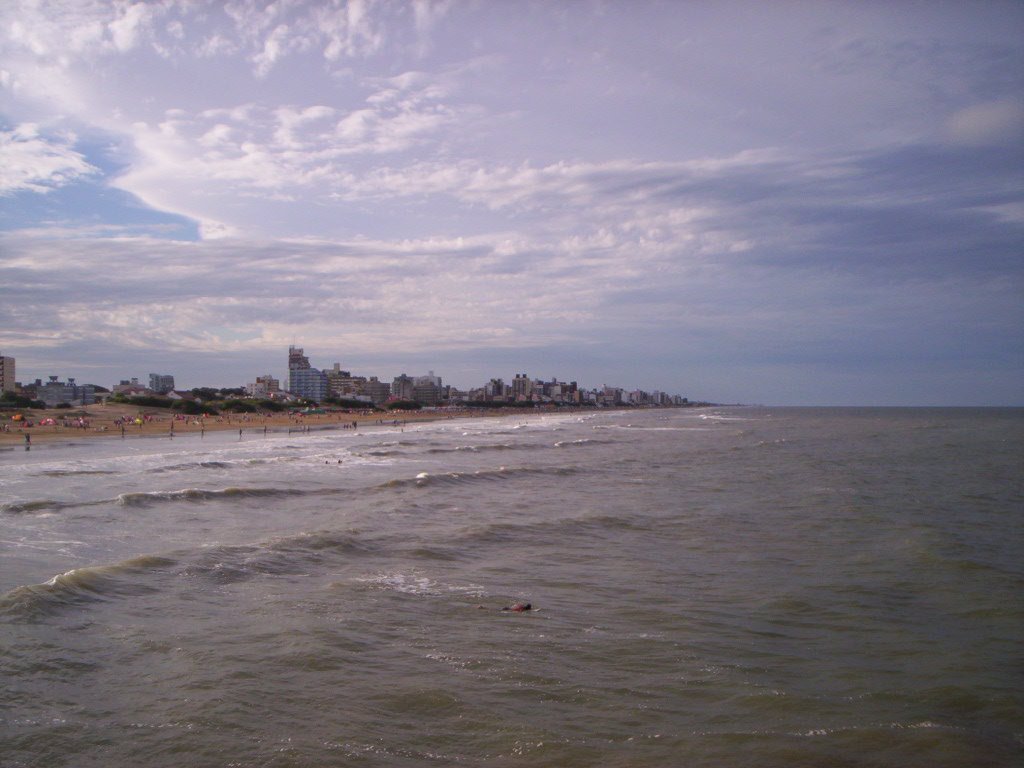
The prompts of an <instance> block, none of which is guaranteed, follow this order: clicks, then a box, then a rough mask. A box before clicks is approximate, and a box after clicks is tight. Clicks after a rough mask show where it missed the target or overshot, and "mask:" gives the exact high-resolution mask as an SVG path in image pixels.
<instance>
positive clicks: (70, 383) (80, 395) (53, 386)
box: [36, 376, 96, 408]
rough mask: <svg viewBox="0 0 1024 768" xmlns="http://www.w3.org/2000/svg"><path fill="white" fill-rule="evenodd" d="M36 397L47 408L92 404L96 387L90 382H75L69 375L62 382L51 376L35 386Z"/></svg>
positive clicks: (94, 400)
mask: <svg viewBox="0 0 1024 768" xmlns="http://www.w3.org/2000/svg"><path fill="white" fill-rule="evenodd" d="M36 399H37V400H42V401H43V402H44V403H46V407H47V408H55V407H56V406H58V405H92V404H93V403H95V402H96V388H95V387H94V386H93V385H92V384H76V383H75V380H74V379H72V378H70V377H69V378H68V380H67V381H66V382H64V381H58V380H57V377H56V376H51V377H50V380H49V381H47V382H46V383H45V384H43V385H42V386H41V387H37V388H36Z"/></svg>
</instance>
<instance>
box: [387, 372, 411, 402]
mask: <svg viewBox="0 0 1024 768" xmlns="http://www.w3.org/2000/svg"><path fill="white" fill-rule="evenodd" d="M415 389H416V382H415V381H413V379H412V377H411V376H406V375H405V374H404V373H403V374H400V375H398V376H396V377H395V378H394V381H392V382H391V396H392V397H393V398H394V399H395V400H412V399H413V396H414V395H415Z"/></svg>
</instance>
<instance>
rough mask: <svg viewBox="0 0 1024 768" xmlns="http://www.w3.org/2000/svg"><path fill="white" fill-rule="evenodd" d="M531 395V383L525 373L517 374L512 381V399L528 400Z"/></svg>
mask: <svg viewBox="0 0 1024 768" xmlns="http://www.w3.org/2000/svg"><path fill="white" fill-rule="evenodd" d="M532 394H533V382H532V381H530V377H529V376H527V375H526V374H525V373H517V374H516V375H515V378H513V379H512V399H513V400H529V399H530V395H532Z"/></svg>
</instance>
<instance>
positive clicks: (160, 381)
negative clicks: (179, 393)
mask: <svg viewBox="0 0 1024 768" xmlns="http://www.w3.org/2000/svg"><path fill="white" fill-rule="evenodd" d="M149 388H150V389H152V390H153V391H154V392H156V393H158V394H161V395H166V394H167V393H168V392H170V391H171V390H172V389H174V377H173V376H171V375H170V374H169V373H151V374H149Z"/></svg>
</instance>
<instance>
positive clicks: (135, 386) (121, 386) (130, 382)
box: [114, 378, 153, 397]
mask: <svg viewBox="0 0 1024 768" xmlns="http://www.w3.org/2000/svg"><path fill="white" fill-rule="evenodd" d="M114 394H115V395H127V396H128V397H131V396H133V395H152V394H153V390H151V389H150V388H149V387H145V386H143V385H142V384H139V380H138V379H136V378H132V379H121V381H120V383H118V384H115V385H114Z"/></svg>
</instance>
